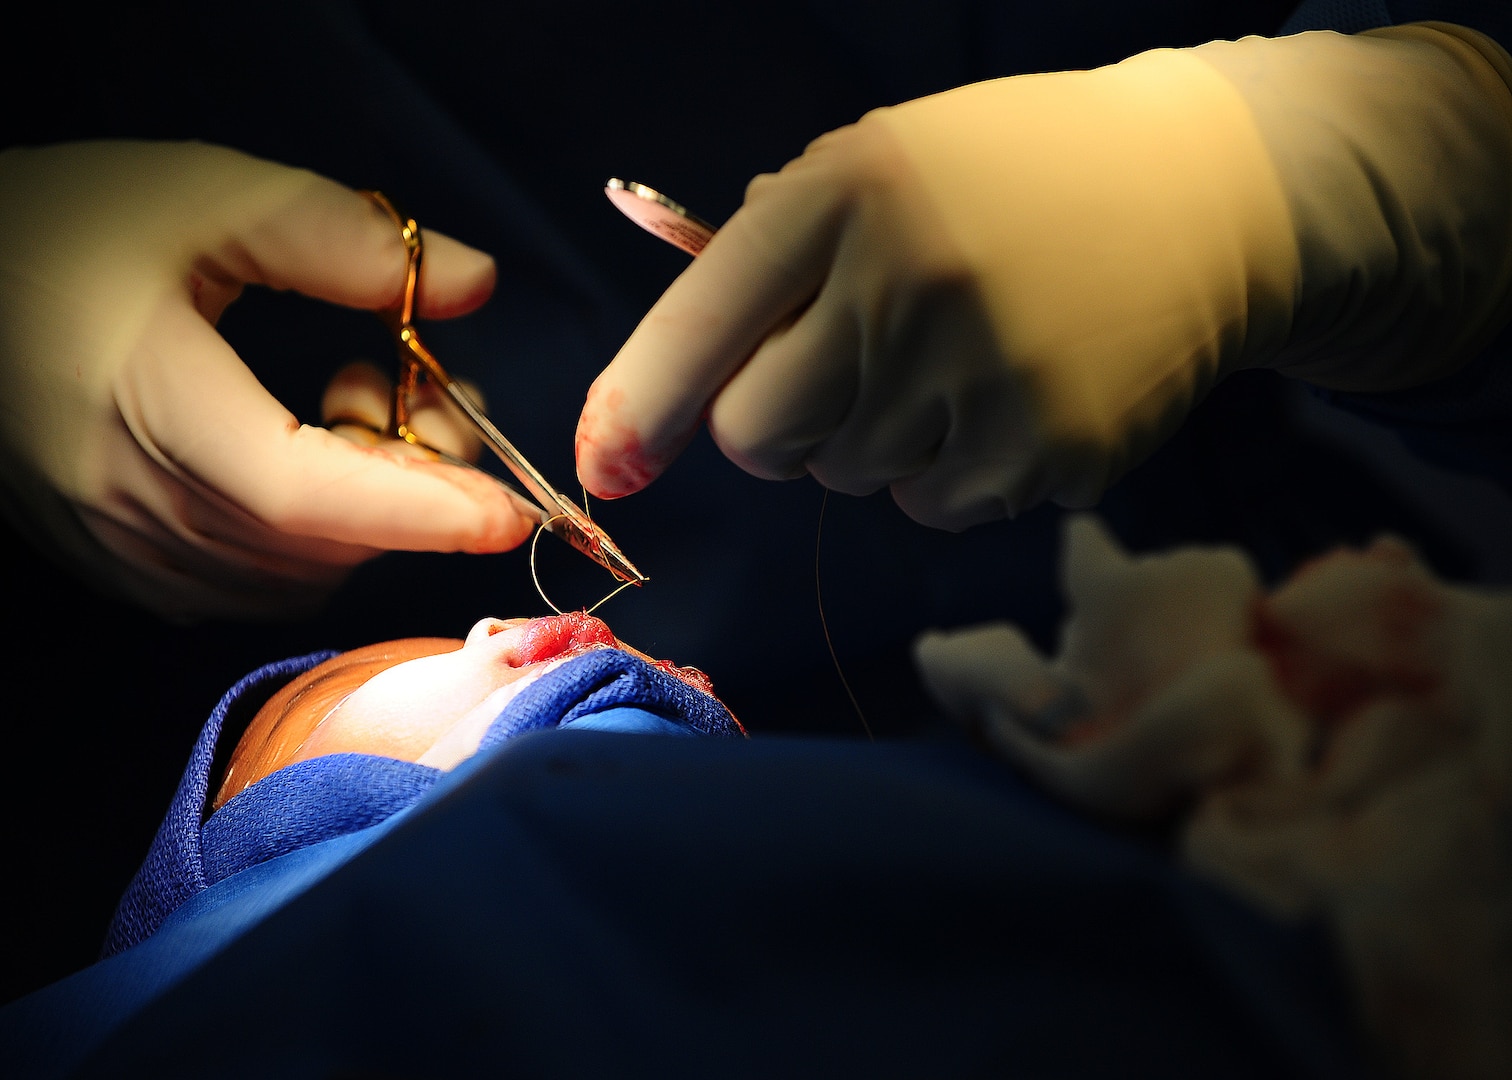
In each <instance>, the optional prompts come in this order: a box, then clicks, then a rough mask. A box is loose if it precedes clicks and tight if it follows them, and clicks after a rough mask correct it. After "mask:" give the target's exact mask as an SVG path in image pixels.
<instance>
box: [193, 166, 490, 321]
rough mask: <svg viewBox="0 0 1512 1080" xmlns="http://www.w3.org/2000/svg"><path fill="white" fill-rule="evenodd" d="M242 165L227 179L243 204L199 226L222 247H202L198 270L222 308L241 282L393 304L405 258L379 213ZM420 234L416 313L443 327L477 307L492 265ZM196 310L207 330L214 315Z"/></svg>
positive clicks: (356, 200) (331, 190)
mask: <svg viewBox="0 0 1512 1080" xmlns="http://www.w3.org/2000/svg"><path fill="white" fill-rule="evenodd" d="M248 160H249V161H250V162H251V164H250V165H244V166H243V169H245V170H250V171H249V172H248V171H236V172H233V173H231V176H230V178H229V179H228V180H227V183H228V184H233V185H235V186H237V187H238V188H240V189H241V194H242V198H240V199H236V198H231V197H225V198H221V199H219V200H218V201H215V202H214V203H212V204H210V205H209V207H207V208H208V209H210V210H211V211H212V212H213V213H215V214H217V215H218V217H217V218H216V219H215V222H216V223H215V224H213V225H211V224H210V223H209V221H210V219H207V227H211V228H215V229H217V231H218V233H219V234H220V238H221V242H219V243H206V244H205V245H204V249H205V251H206V252H207V253H208V261H207V262H205V263H202V266H203V267H204V268H205V269H206V270H207V271H208V272H209V273H210V274H212V275H219V276H221V277H222V278H223V279H224V284H226V285H228V286H230V287H231V288H232V291H231V292H230V293H228V294H227V295H226V296H224V297H223V299H222V302H221V304H220V306H221V307H224V303H225V302H229V300H230V299H231V297H232V296H234V289H235V288H236V287H239V286H240V285H242V284H245V283H253V284H261V285H267V286H269V287H271V288H275V289H289V290H294V291H296V292H300V293H302V294H304V295H306V296H310V297H313V298H315V299H319V300H326V301H329V302H332V303H337V304H342V305H345V306H347V307H354V308H363V309H368V310H382V309H385V308H388V307H391V306H393V305H394V304H396V303H397V302H398V301H399V299H400V297H401V296H402V294H403V288H404V278H405V269H406V266H407V259H406V255H405V248H404V243H403V240H402V238H401V236H400V233H399V230H398V228H397V227H396V226H395V224H394V222H393V220H392V219H391V218H390V217H389V216H388V215H387V214H386V213H384V211H383V210H381V209H380V208H379V207H378V206H377V205H376V204H375V203H374V202H373V201H372V200H371V199H368V198H365V197H363V196H362V195H361V194H359V193H358V192H356V191H353V190H352V189H351V188H348V187H345V186H344V185H342V184H339V183H337V182H336V181H334V180H329V179H327V178H325V177H322V176H320V175H318V174H316V173H313V172H309V171H307V170H303V169H293V168H289V167H287V166H283V165H277V164H274V163H271V162H260V161H257V160H256V159H248ZM259 170H261V171H263V172H264V173H265V175H259ZM420 225H421V228H422V235H423V237H424V240H425V256H424V259H423V261H422V263H421V267H420V284H419V289H418V291H417V301H418V305H419V306H418V310H417V314H418V315H420V316H421V317H424V318H431V319H443V318H450V317H453V316H457V315H462V314H466V313H467V312H469V311H472V310H474V309H475V308H477V307H479V306H480V305H481V304H483V303H484V302H485V301H486V300H487V299H488V298H489V296H490V295H492V293H493V288H494V282H495V280H496V277H497V271H496V267H495V265H494V261H493V258H492V257H491V256H489V255H487V254H486V253H484V252H482V251H478V250H477V249H475V248H472V247H469V246H467V245H466V244H462V243H460V242H458V241H456V240H453V239H451V238H450V237H448V236H446V235H444V234H442V233H439V232H434V231H432V230H430V229H426V228H425V226H424V222H421V223H420ZM207 239H209V238H207ZM227 239H229V241H230V242H225V241H226V240H227ZM212 303H213V301H212ZM201 307H202V313H203V314H205V315H206V316H207V317H208V318H210V319H211V320H212V321H214V320H215V319H216V318H217V317H218V316H219V314H220V312H219V311H218V310H210V311H204V310H203V307H204V305H203V304H202V305H201Z"/></svg>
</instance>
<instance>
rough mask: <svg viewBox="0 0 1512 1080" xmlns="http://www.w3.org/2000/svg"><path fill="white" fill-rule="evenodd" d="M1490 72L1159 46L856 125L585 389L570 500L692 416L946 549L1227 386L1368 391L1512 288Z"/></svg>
mask: <svg viewBox="0 0 1512 1080" xmlns="http://www.w3.org/2000/svg"><path fill="white" fill-rule="evenodd" d="M1509 83H1512V66H1509V63H1508V59H1507V56H1506V54H1505V52H1503V51H1502V50H1500V48H1499V47H1498V46H1497V45H1495V44H1494V43H1493V42H1491V41H1490V40H1489V39H1486V38H1484V37H1482V36H1480V35H1478V34H1475V33H1473V32H1470V31H1466V30H1462V29H1459V28H1453V27H1447V26H1442V25H1438V24H1432V25H1430V24H1419V25H1412V26H1407V27H1401V28H1395V29H1390V30H1382V31H1379V32H1371V33H1365V34H1359V35H1353V36H1344V35H1339V34H1334V33H1308V34H1300V35H1296V36H1290V37H1283V38H1273V39H1270V38H1245V39H1242V40H1239V41H1232V42H1231V41H1217V42H1212V43H1209V44H1206V45H1203V46H1200V47H1196V48H1190V49H1181V50H1170V49H1166V50H1156V51H1152V52H1147V53H1142V54H1139V55H1137V56H1134V57H1132V58H1130V59H1128V60H1125V61H1123V62H1122V63H1118V64H1114V65H1111V66H1108V67H1103V68H1099V69H1095V70H1092V71H1076V72H1058V73H1050V74H1037V75H1024V76H1015V77H1010V78H1004V79H999V80H994V81H989V82H984V83H978V84H972V85H968V86H965V87H962V88H959V89H956V90H952V91H949V92H946V93H942V94H938V95H934V96H931V97H927V98H922V99H919V100H915V101H911V102H907V103H904V104H902V105H899V106H896V107H892V108H884V109H879V110H876V111H874V112H871V113H868V114H867V115H866V116H865V117H863V118H862V119H861V120H860V121H859V122H857V123H856V124H854V125H851V126H849V127H846V128H842V129H840V130H838V131H835V132H832V133H830V134H828V135H825V136H823V137H822V138H820V139H818V140H817V141H816V142H814V143H813V144H812V145H811V146H810V147H809V148H808V149H807V150H806V151H805V152H804V153H803V155H802V156H800V157H799V158H798V159H796V160H795V161H793V162H791V163H790V164H789V165H787V166H786V167H785V168H783V169H782V170H781V171H780V172H778V173H776V174H774V175H767V176H762V177H758V178H757V179H756V180H755V181H754V182H753V183H752V184H751V185H750V187H749V189H748V191H747V197H746V200H745V203H744V205H742V206H741V208H740V209H739V210H738V211H737V212H736V213H735V214H734V215H733V216H732V217H731V218H730V220H729V222H728V223H727V224H726V225H725V226H724V227H723V228H722V229H721V230H720V231H719V233H718V234H717V235H716V236H715V237H714V238H713V240H712V241H711V242H710V243H709V244H708V246H707V247H706V248H705V249H704V250H703V252H702V253H701V254H700V255H699V257H698V258H697V259H696V260H695V261H694V262H693V263H692V264H691V265H690V266H689V267H688V268H687V269H686V270H685V271H684V272H683V273H682V274H681V275H680V276H679V277H678V279H677V280H676V281H674V282H673V284H672V285H671V287H670V288H669V289H668V290H667V292H666V293H665V294H664V296H663V297H662V298H661V299H660V300H659V301H658V302H657V304H656V305H655V306H654V307H653V308H652V309H651V311H650V312H649V313H648V314H647V316H646V318H645V319H644V320H643V321H642V322H641V324H640V325H639V327H637V329H636V330H635V332H634V333H633V334H632V335H631V337H630V339H629V340H628V341H627V342H626V343H625V345H624V347H623V348H622V349H621V351H620V353H619V354H618V355H617V356H616V357H615V359H614V361H613V362H612V363H611V364H610V365H609V366H608V367H607V368H606V369H605V370H604V371H603V372H602V373H601V374H600V376H599V378H598V379H597V380H596V381H595V383H594V384H593V386H592V388H591V390H590V392H589V394H588V398H587V402H586V404H585V408H584V410H583V414H582V417H581V420H580V422H579V428H578V445H577V454H578V474H579V477H580V478H581V480H582V482H583V483H584V484H585V485H586V487H587V489H588V490H589V491H590V492H592V493H593V494H595V495H598V496H600V497H605V498H609V497H616V496H623V495H626V494H630V493H632V492H635V491H638V490H640V489H641V488H643V487H644V486H645V485H646V484H648V483H650V482H651V481H652V480H653V479H654V478H655V477H656V476H658V475H659V474H660V473H661V472H662V471H663V470H664V469H665V468H666V467H667V466H668V465H669V464H670V462H671V461H672V460H673V459H674V458H675V457H676V455H677V454H678V453H679V452H680V451H681V450H682V448H683V447H684V446H685V445H686V443H687V442H688V441H689V439H690V438H691V437H692V436H693V434H694V433H695V432H696V430H697V428H698V426H699V424H700V422H702V421H704V420H705V419H706V420H707V424H708V429H709V431H710V433H711V435H712V436H713V438H714V440H715V442H716V443H717V445H718V446H719V447H720V449H721V450H722V451H723V452H724V453H725V454H726V455H727V456H728V457H729V458H730V459H731V460H733V461H734V462H736V463H737V464H738V465H740V466H741V467H742V468H744V469H746V470H747V471H749V472H751V473H753V474H755V475H758V476H762V477H769V478H774V479H775V478H785V477H793V476H797V475H801V474H802V473H803V472H805V471H807V472H808V473H810V474H812V475H813V476H814V477H815V478H816V479H817V480H819V481H820V482H821V483H823V484H824V485H826V486H827V487H830V488H833V489H836V490H839V491H844V492H850V493H855V494H863V493H868V492H871V491H874V490H877V489H879V488H880V487H882V486H884V485H890V486H891V489H892V493H893V495H894V497H895V498H896V500H897V502H898V503H899V505H900V506H901V507H902V508H903V509H904V510H905V511H906V512H907V513H908V514H909V515H910V516H912V517H914V518H915V519H917V520H919V521H921V522H924V523H926V524H930V525H935V526H939V527H942V528H948V529H961V528H965V527H967V526H969V525H972V524H974V523H977V522H981V521H985V520H990V519H994V518H999V517H1002V516H1004V515H1011V514H1014V513H1016V512H1018V511H1020V510H1022V509H1024V508H1027V507H1030V506H1032V505H1034V504H1036V503H1038V502H1041V501H1042V500H1047V499H1048V500H1053V501H1055V502H1058V503H1060V504H1062V505H1065V506H1073V507H1080V506H1087V505H1090V504H1092V503H1094V502H1095V501H1096V500H1097V499H1098V498H1099V497H1100V495H1101V493H1102V492H1103V491H1104V490H1105V489H1106V487H1107V486H1108V485H1109V484H1110V483H1112V482H1113V481H1114V480H1115V479H1116V478H1118V477H1119V476H1120V475H1122V474H1123V473H1124V472H1125V471H1126V470H1128V469H1129V468H1131V467H1132V466H1133V465H1135V464H1136V463H1137V462H1139V461H1140V460H1141V459H1143V458H1144V457H1145V456H1147V455H1148V454H1149V453H1150V452H1151V451H1152V450H1153V449H1154V448H1155V447H1156V446H1157V445H1158V444H1159V443H1160V442H1161V441H1162V440H1163V439H1165V438H1166V437H1167V436H1168V435H1169V434H1170V432H1171V431H1172V430H1173V428H1175V427H1176V426H1177V425H1178V424H1179V423H1180V422H1181V421H1182V419H1183V417H1184V416H1185V415H1186V414H1187V413H1188V411H1189V410H1190V409H1191V408H1192V407H1193V406H1194V405H1195V404H1196V403H1197V402H1198V401H1199V400H1200V399H1201V398H1202V397H1203V395H1204V394H1205V393H1206V392H1207V391H1208V390H1209V389H1210V388H1211V387H1212V386H1213V385H1214V383H1215V382H1217V381H1218V380H1219V379H1221V378H1223V377H1224V376H1225V375H1227V374H1229V373H1231V372H1233V371H1235V370H1237V369H1241V368H1246V367H1256V366H1267V365H1268V366H1273V367H1276V368H1279V369H1281V370H1283V371H1286V372H1288V373H1290V374H1293V375H1297V376H1300V377H1303V378H1306V379H1310V380H1312V381H1314V382H1316V383H1318V384H1320V385H1325V386H1330V387H1339V388H1345V389H1350V390H1367V391H1368V390H1387V389H1397V388H1402V387H1410V386H1414V385H1417V384H1421V383H1425V382H1427V381H1429V380H1432V379H1434V378H1436V377H1439V376H1441V375H1443V374H1445V373H1447V372H1450V371H1452V370H1454V369H1455V368H1456V367H1458V366H1460V365H1462V364H1463V363H1464V362H1465V361H1466V360H1467V358H1468V357H1470V356H1471V355H1472V354H1473V353H1474V351H1475V350H1476V348H1477V347H1479V346H1480V345H1481V344H1482V343H1484V342H1485V341H1486V340H1487V339H1488V337H1489V336H1490V335H1491V333H1492V332H1493V331H1494V330H1495V329H1496V328H1497V327H1498V326H1499V325H1501V324H1502V323H1503V322H1504V321H1505V319H1506V317H1507V310H1508V297H1509V290H1512V92H1509V89H1508V85H1509Z"/></svg>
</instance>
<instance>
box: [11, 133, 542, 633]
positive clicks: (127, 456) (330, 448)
mask: <svg viewBox="0 0 1512 1080" xmlns="http://www.w3.org/2000/svg"><path fill="white" fill-rule="evenodd" d="M0 208H3V211H4V220H5V224H6V229H7V240H8V245H7V246H8V251H9V257H8V258H7V259H5V260H4V262H3V263H0V380H3V384H0V385H3V388H4V401H5V402H6V408H5V409H4V411H3V413H0V447H3V451H0V452H3V454H4V457H5V469H4V473H3V477H4V478H3V481H0V493H3V504H4V510H5V512H6V514H7V516H8V517H9V518H10V519H11V521H12V522H13V523H15V525H16V526H17V528H18V529H20V530H21V531H22V532H23V533H25V534H27V535H28V536H29V537H30V538H31V539H32V540H33V541H34V542H35V543H36V544H37V545H38V546H39V547H40V548H41V549H42V550H45V551H48V552H50V553H52V554H53V555H55V556H56V558H57V559H58V560H59V561H60V562H61V563H62V564H63V565H65V566H66V567H67V568H69V569H70V570H72V571H74V572H75V573H77V574H79V575H81V576H82V577H84V578H85V579H86V580H88V581H90V582H91V583H92V584H94V585H95V586H97V587H99V588H102V589H104V590H106V591H108V592H110V593H113V594H116V595H120V596H123V597H126V598H128V599H130V600H133V601H135V602H137V603H140V604H141V605H144V606H145V607H147V608H149V609H151V610H153V611H155V612H158V613H159V614H161V615H163V616H165V617H168V618H172V619H176V620H192V619H197V618H201V617H209V616H216V617H221V616H231V617H262V616H277V615H285V614H291V613H295V612H300V611H307V610H310V609H312V608H314V607H316V606H318V605H319V603H320V602H321V601H323V600H324V599H325V597H326V596H327V595H328V593H329V592H330V590H332V589H333V588H335V587H336V585H337V584H339V582H340V581H341V580H342V579H343V578H344V577H345V576H346V575H347V573H348V572H349V571H350V570H351V569H352V568H353V567H354V566H356V565H357V564H359V563H361V562H362V561H364V560H366V559H370V558H372V557H374V556H375V555H377V554H378V553H380V552H381V551H384V550H388V549H407V550H434V551H471V552H485V551H500V550H504V549H507V548H510V547H514V546H516V545H518V544H519V543H521V542H522V541H523V540H524V539H526V538H527V537H528V536H529V535H530V532H531V527H532V525H533V520H532V518H531V516H530V514H529V512H528V511H526V510H523V509H522V508H521V507H520V506H519V505H518V504H517V502H516V501H515V500H514V499H513V498H511V497H510V496H509V495H508V494H507V493H505V491H504V489H503V488H502V487H500V486H499V485H498V484H496V483H495V482H493V481H492V480H490V479H489V478H488V477H487V476H485V475H484V474H482V473H479V472H477V471H475V470H469V469H464V468H458V467H456V466H450V465H444V464H441V463H439V462H437V461H435V460H432V459H429V458H426V459H418V458H416V457H413V456H410V457H406V456H404V455H401V454H395V453H390V452H388V451H387V450H385V449H384V448H383V447H381V446H358V445H355V444H354V443H353V442H351V441H348V440H345V439H342V438H339V437H338V436H336V435H333V434H332V433H331V432H329V431H327V430H325V429H323V428H319V427H314V426H310V425H307V424H301V423H300V422H299V420H298V419H296V418H295V417H294V416H293V415H292V414H291V413H290V412H289V410H288V409H286V408H284V407H283V406H282V405H281V404H280V403H279V402H278V401H276V400H274V399H273V397H272V396H271V395H269V393H268V392H267V391H266V390H265V389H264V388H263V386H262V385H261V384H260V383H259V382H258V380H257V379H256V377H255V376H254V375H253V373H252V372H251V371H250V370H249V369H248V368H247V367H246V365H245V364H244V363H243V362H242V361H241V359H240V358H239V357H238V356H237V355H236V353H235V352H234V351H233V350H232V348H231V347H230V346H229V345H228V343H227V342H226V341H225V339H224V338H222V337H221V336H220V334H218V333H217V332H216V328H215V327H216V322H217V320H218V319H219V317H220V315H221V313H222V312H223V311H224V310H225V309H226V307H227V305H229V304H230V303H231V302H232V301H233V300H235V299H236V297H237V296H238V295H239V294H240V292H241V290H242V289H243V288H244V287H245V286H247V285H261V286H266V287H269V288H274V289H292V290H296V291H298V292H301V293H304V294H307V295H309V296H312V297H315V298H318V299H321V300H325V301H330V302H333V303H338V304H343V305H346V306H349V307H354V308H366V309H372V310H379V309H383V308H386V307H389V306H391V305H393V304H395V303H396V302H397V301H398V300H399V298H400V296H401V292H402V288H403V282H404V273H405V252H404V248H403V245H402V241H401V239H400V236H399V233H398V231H397V230H396V229H395V228H394V225H393V222H392V220H391V219H390V218H388V217H387V216H386V215H385V214H384V213H383V212H382V211H380V210H379V209H378V208H377V207H376V206H375V205H373V204H372V203H371V202H370V201H369V200H368V199H365V198H363V197H362V196H360V195H358V194H357V193H355V192H353V191H351V190H350V189H348V188H345V187H343V186H341V185H339V184H337V183H335V182H333V181H330V180H327V179H324V178H322V177H319V176H316V175H314V174H312V173H309V172H306V171H304V170H300V169H293V168H288V167H284V166H282V165H277V164H274V163H271V162H267V161H262V160H258V159H255V158H252V157H248V156H246V155H244V154H241V153H239V152H235V151H232V150H229V149H224V148H220V147H215V146H209V145H204V144H199V143H193V142H182V143H176V142H136V141H98V142H79V143H66V144H58V145H54V146H48V147H35V148H15V149H9V150H7V151H5V152H4V153H3V154H0ZM494 277H495V271H494V264H493V261H492V259H491V258H489V257H488V256H487V255H485V254H483V253H481V252H478V251H475V250H473V249H471V248H467V247H464V246H463V245H461V244H459V243H457V242H455V241H452V240H448V239H447V238H446V237H444V236H441V235H438V234H434V233H430V234H427V237H426V257H425V262H424V264H423V267H422V281H421V285H420V289H419V305H420V310H419V314H420V315H422V316H424V317H429V318H445V317H450V316H455V315H460V314H463V313H465V312H467V311H469V310H472V309H474V308H476V307H477V306H478V305H480V304H482V303H483V302H484V301H485V300H486V299H487V298H488V296H489V295H490V293H491V291H492V288H493V283H494ZM337 389H338V390H339V389H340V387H337ZM438 441H441V442H448V440H447V439H446V438H442V439H440V440H438ZM450 445H456V444H455V442H452V443H450ZM464 449H465V447H464Z"/></svg>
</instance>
